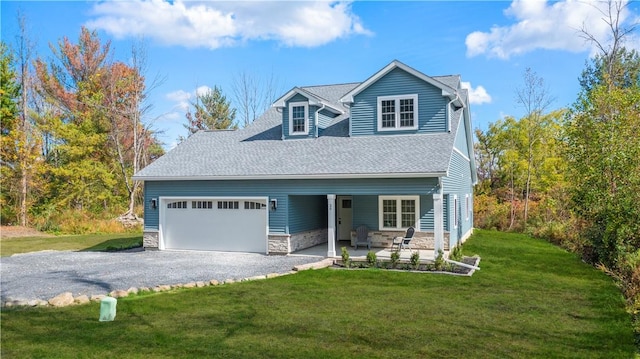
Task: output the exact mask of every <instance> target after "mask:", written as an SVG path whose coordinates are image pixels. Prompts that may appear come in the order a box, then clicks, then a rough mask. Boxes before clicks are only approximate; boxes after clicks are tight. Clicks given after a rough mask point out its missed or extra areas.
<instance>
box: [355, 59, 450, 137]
mask: <svg viewBox="0 0 640 359" xmlns="http://www.w3.org/2000/svg"><path fill="white" fill-rule="evenodd" d="M410 94H418V108H417V109H418V116H419V118H418V129H417V130H411V131H390V132H388V131H385V132H383V133H380V132H378V130H377V129H378V122H377V121H378V117H377V103H378V102H377V101H378V100H377V99H378V97H379V96H394V95H410ZM446 105H447V101H446V98H444V97H443V96H442V90H441V89H439V88H437V87H435V86H433V85H431V84H428V83H426V82H424V81H422V80H420V79H418V78H416V77H415V76H413V75H411V74H409V73H407V72H405V71H404V70H401V69H399V68H396V69H393V70H392V71H391V72H389V73H388V74H386V75H385V76H383V77H382V78H380V79H379V80H378V81H376V82H375V83H373V84H371V85H370V86H369V87H367V88H366V89H365V90H363V91H362V92H360V93H359V94H357V95H356V96H355V97H354V103H353V104H352V106H351V135H352V136H367V135H378V134H379V135H389V134H407V133H436V132H443V131H445V128H446Z"/></svg>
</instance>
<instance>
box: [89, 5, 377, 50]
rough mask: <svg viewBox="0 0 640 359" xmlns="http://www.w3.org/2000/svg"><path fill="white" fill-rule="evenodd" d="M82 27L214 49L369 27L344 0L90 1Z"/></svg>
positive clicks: (321, 38)
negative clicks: (90, 14) (90, 16)
mask: <svg viewBox="0 0 640 359" xmlns="http://www.w3.org/2000/svg"><path fill="white" fill-rule="evenodd" d="M93 13H94V19H92V20H90V21H88V22H87V24H86V25H87V27H89V28H94V29H101V30H104V31H106V32H108V33H110V34H111V35H113V36H114V37H116V38H125V37H140V36H143V37H145V38H151V39H155V40H156V41H158V42H160V43H163V44H166V45H178V46H185V47H189V48H195V47H205V48H210V49H216V48H219V47H225V46H233V45H237V44H239V43H242V42H244V41H251V40H275V41H277V42H279V43H281V44H283V45H285V46H301V47H314V46H321V45H324V44H326V43H329V42H331V41H334V40H336V39H338V38H343V37H346V36H349V35H353V34H365V35H368V34H370V32H369V31H368V30H366V29H365V28H364V26H363V25H362V22H361V21H360V18H359V17H358V16H357V15H355V14H354V13H353V12H352V10H351V5H350V3H349V2H329V1H299V2H289V1H278V2H271V1H264V2H253V1H252V2H245V1H237V2H217V1H216V2H207V1H201V2H191V1H188V2H187V1H185V0H175V1H173V2H171V3H170V2H167V1H164V0H140V1H105V2H100V3H98V4H96V5H94V7H93Z"/></svg>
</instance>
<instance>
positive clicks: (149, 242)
mask: <svg viewBox="0 0 640 359" xmlns="http://www.w3.org/2000/svg"><path fill="white" fill-rule="evenodd" d="M159 243H160V241H159V236H158V230H156V229H145V230H144V232H143V233H142V247H143V248H144V249H145V250H154V249H158V245H159Z"/></svg>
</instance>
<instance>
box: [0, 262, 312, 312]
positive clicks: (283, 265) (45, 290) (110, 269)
mask: <svg viewBox="0 0 640 359" xmlns="http://www.w3.org/2000/svg"><path fill="white" fill-rule="evenodd" d="M321 259H322V258H321V257H317V256H266V255H263V254H256V253H223V252H187V251H137V252H111V253H110V252H70V251H43V252H35V253H26V254H16V255H13V256H11V257H2V258H0V275H1V279H0V290H1V295H0V297H1V300H2V302H3V303H4V302H6V301H10V300H32V299H42V300H48V299H50V298H52V297H54V296H56V295H58V294H60V293H62V292H72V293H73V295H74V296H79V295H83V294H86V295H88V296H91V295H94V294H107V293H109V292H111V291H112V290H118V289H121V290H127V289H128V288H131V287H154V286H157V285H173V284H184V283H188V282H195V281H210V280H213V279H215V280H218V281H221V282H222V281H224V280H227V279H234V280H239V279H242V278H248V277H254V276H258V275H266V274H269V273H284V272H288V271H290V270H291V269H292V268H293V267H294V266H296V265H300V264H306V263H313V262H317V261H319V260H321Z"/></svg>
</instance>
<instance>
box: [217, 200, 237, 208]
mask: <svg viewBox="0 0 640 359" xmlns="http://www.w3.org/2000/svg"><path fill="white" fill-rule="evenodd" d="M238 208H240V207H239V203H238V201H218V209H238Z"/></svg>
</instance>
